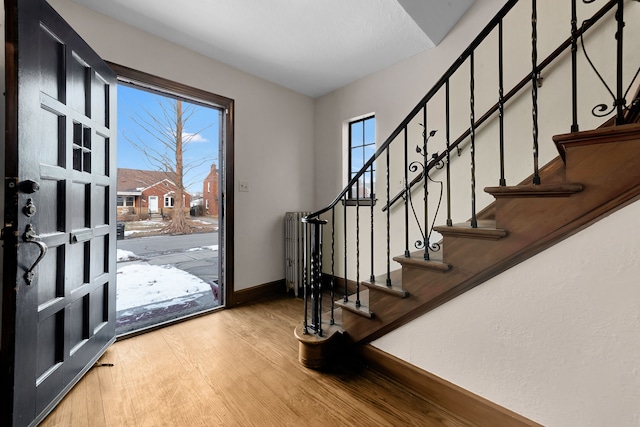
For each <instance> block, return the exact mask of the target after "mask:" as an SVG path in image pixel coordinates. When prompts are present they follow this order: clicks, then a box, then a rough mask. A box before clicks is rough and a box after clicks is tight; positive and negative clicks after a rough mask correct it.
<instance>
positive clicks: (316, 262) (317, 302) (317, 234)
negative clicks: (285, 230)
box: [309, 218, 327, 336]
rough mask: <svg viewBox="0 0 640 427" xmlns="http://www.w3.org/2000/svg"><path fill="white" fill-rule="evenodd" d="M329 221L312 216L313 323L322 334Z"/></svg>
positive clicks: (313, 326) (316, 330)
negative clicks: (324, 239)
mask: <svg viewBox="0 0 640 427" xmlns="http://www.w3.org/2000/svg"><path fill="white" fill-rule="evenodd" d="M326 222H327V221H325V220H322V219H320V218H312V219H310V220H309V223H311V224H312V228H311V325H312V328H313V329H314V330H315V332H316V333H317V334H318V335H319V336H322V333H323V331H322V225H324V224H326Z"/></svg>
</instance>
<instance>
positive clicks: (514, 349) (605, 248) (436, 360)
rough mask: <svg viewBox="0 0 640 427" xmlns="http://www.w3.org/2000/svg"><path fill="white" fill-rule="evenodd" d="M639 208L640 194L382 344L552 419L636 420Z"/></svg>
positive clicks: (581, 424) (583, 424)
mask: <svg viewBox="0 0 640 427" xmlns="http://www.w3.org/2000/svg"><path fill="white" fill-rule="evenodd" d="M639 215H640V202H635V204H633V205H631V206H628V207H626V208H624V209H623V210H620V211H618V212H616V213H614V214H612V215H611V216H609V217H607V218H605V219H603V220H601V221H599V222H597V223H596V224H594V225H592V226H591V227H589V228H587V229H585V230H583V231H581V232H580V233H578V234H576V235H574V236H572V237H570V238H569V239H567V240H565V241H563V242H561V243H559V244H557V245H555V246H553V247H552V248H550V249H548V250H546V251H544V252H542V253H540V254H538V255H537V256H535V257H533V258H531V259H529V260H527V261H525V262H523V263H521V264H519V265H517V266H516V267H514V268H512V269H510V270H508V271H506V272H505V273H503V274H501V275H499V276H497V277H495V278H493V279H491V280H489V281H488V282H486V283H483V284H482V285H481V286H478V287H476V288H474V289H473V290H471V291H469V292H467V293H465V294H463V295H462V296H460V297H458V298H456V299H455V300H454V301H453V302H451V303H448V304H445V305H443V306H441V307H439V308H437V309H435V310H433V311H431V312H429V313H427V314H426V315H424V316H422V317H420V318H419V319H418V320H416V321H414V322H412V323H410V324H408V325H406V326H404V327H402V328H400V329H398V330H396V331H394V332H392V333H390V334H387V335H386V336H384V337H382V338H380V339H378V340H377V341H375V342H373V345H374V346H375V347H377V348H379V349H381V350H383V351H385V352H387V353H390V354H393V355H395V356H397V357H399V358H401V359H404V360H406V361H408V362H409V363H412V364H414V365H416V366H418V367H420V368H422V369H424V370H426V371H429V372H432V373H434V374H435V375H438V376H440V377H442V378H445V379H447V380H448V381H451V382H453V383H455V384H457V385H459V386H461V387H463V388H465V389H467V390H469V391H471V392H473V393H476V394H478V395H480V396H483V397H485V398H487V399H489V400H491V401H493V402H495V403H497V404H499V405H502V406H504V407H506V408H509V409H511V410H513V411H515V412H517V413H519V414H522V415H524V416H526V417H528V418H530V419H532V420H534V421H537V422H539V423H541V424H543V425H545V426H562V427H573V426H575V427H589V426H592V427H600V426H617V427H624V426H638V425H640V405H638V402H640V340H638V337H640V306H639V305H638V301H640V286H638V284H639V282H638V278H639V277H640V224H639V223H638V221H637V218H638V216H639ZM621 224H624V234H621V232H620V230H621V229H620V225H621Z"/></svg>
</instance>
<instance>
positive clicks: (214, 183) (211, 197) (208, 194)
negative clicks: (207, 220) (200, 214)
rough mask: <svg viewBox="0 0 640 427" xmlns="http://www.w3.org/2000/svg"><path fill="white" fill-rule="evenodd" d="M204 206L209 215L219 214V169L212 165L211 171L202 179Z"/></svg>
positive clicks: (215, 215)
mask: <svg viewBox="0 0 640 427" xmlns="http://www.w3.org/2000/svg"><path fill="white" fill-rule="evenodd" d="M202 207H203V208H204V214H205V215H207V216H214V217H217V216H218V169H217V168H216V164H215V163H213V164H212V165H211V171H209V174H208V175H207V177H206V178H205V179H204V181H202Z"/></svg>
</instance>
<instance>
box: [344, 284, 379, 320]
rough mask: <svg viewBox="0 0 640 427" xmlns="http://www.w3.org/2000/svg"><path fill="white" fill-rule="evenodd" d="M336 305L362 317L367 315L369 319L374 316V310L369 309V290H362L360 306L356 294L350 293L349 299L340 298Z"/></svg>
mask: <svg viewBox="0 0 640 427" xmlns="http://www.w3.org/2000/svg"><path fill="white" fill-rule="evenodd" d="M335 305H336V307H340V308H342V310H344V311H349V312H351V313H355V314H357V315H359V316H361V317H365V318H368V319H372V318H373V312H372V311H371V310H369V290H368V289H365V290H364V291H360V305H359V306H358V305H357V303H356V296H355V294H354V295H350V296H349V300H348V301H346V302H345V301H344V300H342V299H339V300H337V301H336V302H335Z"/></svg>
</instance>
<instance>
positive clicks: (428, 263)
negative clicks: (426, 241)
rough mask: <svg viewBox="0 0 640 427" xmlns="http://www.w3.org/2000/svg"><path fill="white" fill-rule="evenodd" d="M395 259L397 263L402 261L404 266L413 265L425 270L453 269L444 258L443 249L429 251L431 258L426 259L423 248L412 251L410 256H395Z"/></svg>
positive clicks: (442, 270)
mask: <svg viewBox="0 0 640 427" xmlns="http://www.w3.org/2000/svg"><path fill="white" fill-rule="evenodd" d="M393 260H394V261H395V262H397V263H400V264H401V265H402V266H403V267H404V266H411V267H416V268H422V269H425V270H435V271H441V272H445V271H449V270H451V265H450V264H447V263H446V262H444V261H443V260H442V250H440V251H437V252H434V251H429V260H425V259H424V251H423V250H420V251H416V252H412V253H411V254H410V256H409V257H405V256H404V255H400V256H397V257H394V258H393Z"/></svg>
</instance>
